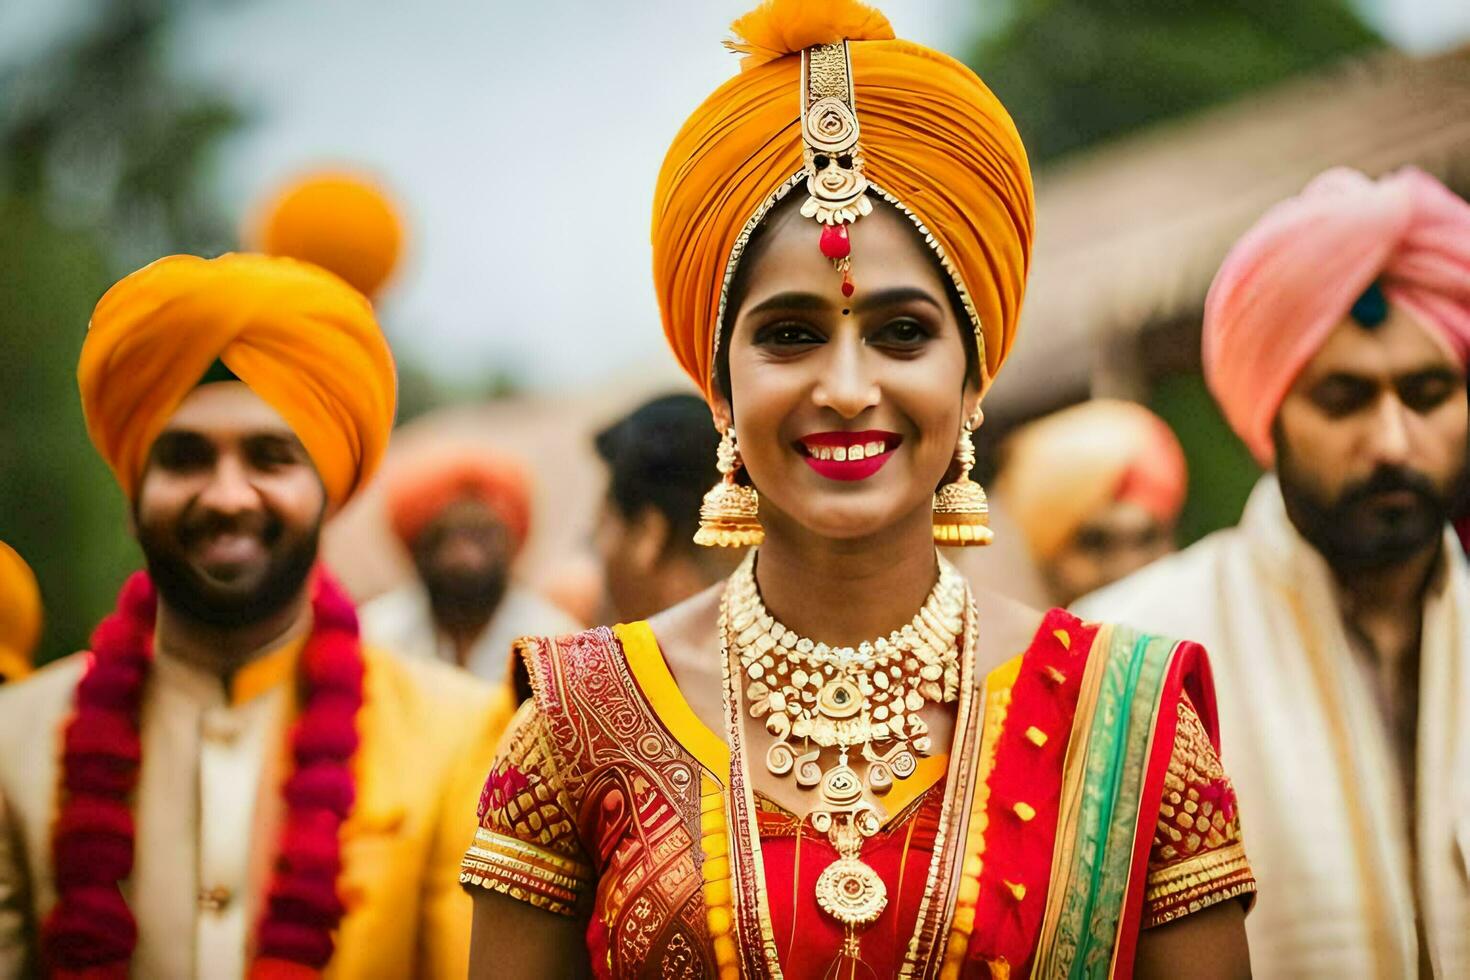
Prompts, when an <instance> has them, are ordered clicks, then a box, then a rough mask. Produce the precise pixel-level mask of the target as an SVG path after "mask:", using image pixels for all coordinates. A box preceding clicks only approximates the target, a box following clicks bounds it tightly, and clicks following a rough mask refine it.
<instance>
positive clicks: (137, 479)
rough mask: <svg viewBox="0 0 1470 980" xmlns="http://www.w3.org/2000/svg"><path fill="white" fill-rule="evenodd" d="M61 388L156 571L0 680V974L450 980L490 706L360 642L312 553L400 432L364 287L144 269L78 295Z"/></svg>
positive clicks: (199, 268)
mask: <svg viewBox="0 0 1470 980" xmlns="http://www.w3.org/2000/svg"><path fill="white" fill-rule="evenodd" d="M77 381H78V385H79V387H80V389H81V395H82V410H83V414H84V415H85V417H86V422H87V431H88V433H89V434H90V436H91V438H92V441H93V443H94V444H95V445H96V447H97V450H98V452H99V453H100V454H101V456H102V458H103V459H104V460H105V461H106V462H107V464H108V466H109V467H111V469H112V472H113V474H114V475H115V476H116V478H117V481H118V484H119V486H120V487H121V488H122V491H123V493H124V495H125V496H126V497H127V499H128V503H129V505H130V508H131V529H132V531H133V532H134V534H135V536H136V538H137V540H138V543H139V545H140V547H141V549H142V552H143V555H144V558H145V559H146V564H147V571H146V572H138V573H136V574H135V575H134V576H133V577H132V578H130V579H129V580H128V582H127V583H126V585H124V587H123V589H122V593H121V595H120V597H119V600H118V605H117V609H116V611H115V612H114V613H113V614H112V615H110V616H108V617H107V618H106V619H104V620H103V621H102V623H101V624H100V625H99V626H98V628H97V630H96V632H95V633H94V634H93V638H92V649H91V650H90V651H88V652H87V653H83V654H78V655H75V656H72V657H68V658H65V659H63V660H60V661H58V662H56V663H53V664H51V665H49V666H48V667H46V668H44V669H43V670H41V671H39V672H38V673H37V674H35V675H34V676H33V677H32V678H30V679H28V680H27V681H26V682H25V683H23V684H19V685H11V686H9V687H6V688H5V689H3V690H0V976H7V977H9V976H20V975H31V974H32V973H33V972H35V973H44V974H46V975H54V976H59V977H80V976H88V977H125V976H129V975H131V976H147V977H190V976H198V977H206V976H207V977H244V976H247V975H248V976H250V977H255V978H265V977H306V976H314V975H317V974H318V973H320V974H324V975H326V976H333V977H360V976H369V975H372V976H394V977H411V976H412V977H430V976H433V977H445V978H448V977H458V976H463V975H464V971H465V965H466V962H467V956H468V925H469V924H468V919H467V916H468V912H469V906H468V903H467V902H466V900H465V899H464V897H463V895H461V894H459V892H458V890H457V889H455V888H454V887H453V883H452V881H451V880H450V877H451V873H452V872H451V870H450V869H452V868H453V867H454V863H455V860H456V857H457V854H458V852H459V851H460V850H461V849H462V848H463V845H464V842H465V840H466V839H467V838H468V836H469V835H470V834H471V833H472V832H473V822H472V821H471V820H470V819H468V817H467V814H468V813H471V812H472V809H471V808H472V807H473V800H474V799H475V791H476V781H477V776H478V772H479V771H480V770H481V768H482V766H483V759H484V755H485V751H486V748H487V746H488V745H489V743H490V742H491V741H492V740H493V737H494V734H495V731H496V730H497V729H498V725H499V721H498V719H497V717H496V715H495V704H494V702H493V698H492V695H491V693H490V691H489V690H487V689H486V688H485V687H484V686H482V685H479V684H477V683H474V682H472V681H469V680H467V679H466V678H464V677H462V676H460V675H458V674H456V673H454V672H451V671H447V670H444V669H443V668H440V667H438V666H437V665H434V664H417V663H415V664H410V663H405V662H403V661H401V660H399V659H397V658H396V657H393V656H391V655H389V654H386V653H383V652H380V651H378V650H376V649H373V648H371V647H365V646H364V645H363V644H362V643H361V642H360V641H359V637H358V629H357V616H356V613H355V611H354V609H353V605H352V602H351V600H350V599H349V598H348V597H347V596H346V595H345V594H344V593H343V591H342V590H341V588H340V587H339V586H338V585H337V584H336V583H335V582H334V581H333V579H332V577H331V575H330V574H329V573H328V572H327V571H326V570H325V569H323V568H321V567H319V566H318V565H317V564H316V555H317V538H318V535H319V533H320V530H321V525H322V522H323V521H324V520H325V519H326V518H328V517H330V516H331V515H332V514H334V513H335V512H336V511H337V510H338V509H339V508H340V507H342V506H343V505H344V504H345V503H346V502H347V501H348V500H349V499H351V498H352V496H353V495H354V494H355V493H356V492H357V491H358V490H359V489H360V488H361V487H362V486H363V485H364V484H366V483H367V481H368V480H369V479H371V477H372V475H373V472H374V470H376V468H377V466H378V462H379V460H380V459H381V458H382V456H383V450H384V448H385V446H386V444H387V440H388V433H389V430H390V428H391V427H392V424H393V414H394V403H395V377H394V366H393V359H392V356H391V354H390V352H389V350H388V346H387V344H386V342H385V341H384V340H383V337H382V335H381V334H380V332H379V330H378V325H377V323H376V321H375V320H374V318H373V313H372V308H371V306H370V305H369V303H368V301H367V299H366V298H365V297H363V295H362V294H361V293H359V292H358V291H357V290H355V289H353V288H352V287H351V286H349V285H348V284H347V283H346V282H344V281H343V280H342V279H340V278H338V277H337V276H335V275H332V274H330V273H327V272H325V271H323V270H321V269H320V268H318V267H316V266H313V265H308V264H306V263H303V262H298V261H294V260H291V259H284V258H270V257H265V256H260V255H244V254H236V255H224V256H220V257H219V258H215V259H202V258H196V257H193V256H187V255H176V256H171V257H168V258H164V259H160V260H159V261H157V262H154V263H153V264H151V265H148V266H146V267H144V268H142V269H140V270H138V271H137V272H135V273H133V274H132V275H130V276H128V277H126V278H125V279H123V280H122V281H120V282H118V283H117V284H116V285H114V286H113V287H112V288H111V289H109V290H108V291H107V293H106V295H104V296H103V297H102V299H101V301H100V302H99V303H98V304H97V307H96V309H95V311H94V312H93V315H92V321H91V325H90V328H89V330H88V333H87V337H86V341H85V343H84V344H83V347H82V355H81V363H80V366H79V367H78V371H77Z"/></svg>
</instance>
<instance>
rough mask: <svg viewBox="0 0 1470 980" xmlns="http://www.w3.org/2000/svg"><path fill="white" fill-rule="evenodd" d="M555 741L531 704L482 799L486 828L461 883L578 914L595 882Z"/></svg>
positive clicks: (505, 747) (478, 834)
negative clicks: (553, 747) (558, 762)
mask: <svg viewBox="0 0 1470 980" xmlns="http://www.w3.org/2000/svg"><path fill="white" fill-rule="evenodd" d="M549 739H550V733H549V731H548V730H547V726H546V722H545V716H544V715H542V714H541V713H540V712H539V711H537V710H536V707H535V704H534V703H533V702H532V701H527V702H526V703H525V704H523V705H522V706H521V708H520V710H519V711H518V712H517V713H516V716H515V718H514V720H512V722H511V725H510V729H509V731H508V732H507V734H506V736H505V739H504V741H503V743H502V745H501V753H500V756H499V758H498V759H497V761H496V765H495V768H494V769H492V770H491V771H490V775H489V777H488V778H487V779H486V781H485V789H484V791H483V792H482V793H481V794H480V826H479V828H478V829H477V830H476V831H475V840H474V843H473V844H472V845H471V846H470V849H469V850H468V851H467V852H466V853H465V856H464V860H463V861H462V862H461V864H460V874H459V880H460V883H461V884H463V885H466V886H476V887H479V888H487V889H490V890H491V891H496V892H500V893H502V894H505V895H509V896H510V897H512V898H515V899H518V900H520V901H523V902H529V903H530V904H532V905H535V906H536V907H538V908H543V909H546V910H547V911H550V912H555V913H557V914H559V915H573V914H575V913H576V911H577V907H578V903H579V902H580V901H581V899H582V897H583V895H584V894H585V893H586V891H587V889H588V888H589V887H590V886H591V884H592V883H593V880H594V879H593V873H592V867H591V864H590V862H589V861H588V859H587V856H586V853H585V852H584V851H583V850H582V845H581V843H580V841H579V839H578V837H577V831H576V825H575V823H574V821H573V817H572V814H573V813H574V812H575V807H574V804H573V803H572V800H571V798H570V796H569V795H568V793H567V790H566V787H565V785H564V783H563V781H562V778H561V776H560V774H559V773H558V772H557V769H556V761H555V756H554V755H553V753H552V751H551V745H550V741H549Z"/></svg>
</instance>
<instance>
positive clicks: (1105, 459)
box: [996, 399, 1189, 561]
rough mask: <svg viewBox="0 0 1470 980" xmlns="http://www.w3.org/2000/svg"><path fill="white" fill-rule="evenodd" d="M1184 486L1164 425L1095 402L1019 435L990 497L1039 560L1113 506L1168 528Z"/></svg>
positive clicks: (1135, 408)
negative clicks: (1132, 508)
mask: <svg viewBox="0 0 1470 980" xmlns="http://www.w3.org/2000/svg"><path fill="white" fill-rule="evenodd" d="M1188 485H1189V472H1188V469H1187V468H1186V466H1185V462H1184V450H1183V449H1181V448H1180V446H1179V440H1178V438H1176V437H1175V435H1174V432H1173V430H1172V429H1170V428H1169V426H1168V425H1167V424H1166V423H1165V422H1164V420H1163V419H1161V418H1159V417H1158V416H1157V415H1155V414H1154V413H1152V412H1150V411H1149V410H1148V409H1146V408H1144V407H1143V406H1142V405H1136V404H1134V403H1133V402H1124V401H1113V400H1111V399H1097V400H1095V401H1090V402H1083V403H1082V404H1080V405H1073V406H1072V407H1071V408H1066V409H1063V410H1062V411H1060V412H1057V413H1055V414H1053V415H1048V416H1046V417H1045V418H1042V419H1039V420H1037V421H1035V422H1032V423H1031V424H1029V425H1026V426H1023V427H1022V428H1020V429H1018V430H1017V431H1016V433H1015V434H1014V435H1013V436H1011V438H1010V439H1009V440H1008V441H1007V444H1006V453H1005V457H1004V464H1003V465H1002V467H1001V470H1000V476H999V477H998V479H997V480H996V494H997V496H999V497H1000V498H1001V500H1002V502H1003V503H1004V504H1005V509H1006V513H1008V514H1010V515H1011V517H1013V518H1014V519H1015V521H1016V523H1018V524H1020V525H1021V529H1022V531H1023V533H1024V534H1025V535H1026V538H1027V542H1028V543H1029V544H1030V546H1031V553H1032V554H1033V555H1035V556H1036V557H1037V558H1040V559H1042V560H1043V561H1044V560H1046V559H1048V558H1051V557H1052V556H1053V555H1055V554H1056V553H1057V552H1058V551H1059V550H1061V548H1062V546H1063V545H1065V544H1066V543H1067V542H1068V541H1070V540H1071V538H1072V536H1073V535H1074V534H1076V533H1077V531H1078V529H1080V528H1081V527H1082V525H1083V524H1085V523H1087V521H1088V520H1089V519H1091V518H1092V517H1093V516H1094V515H1096V514H1097V513H1098V512H1099V511H1102V510H1103V509H1105V508H1106V507H1108V506H1109V505H1111V504H1113V503H1114V502H1117V501H1129V502H1132V503H1136V504H1138V505H1140V506H1141V507H1143V509H1144V510H1146V511H1148V512H1149V513H1150V514H1152V515H1153V516H1154V517H1155V518H1157V519H1158V520H1159V521H1160V522H1164V523H1169V522H1172V521H1173V520H1174V519H1175V518H1177V517H1178V516H1179V511H1180V509H1181V508H1182V507H1183V506H1184V496H1185V491H1186V490H1187V488H1188Z"/></svg>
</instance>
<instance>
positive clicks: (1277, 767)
mask: <svg viewBox="0 0 1470 980" xmlns="http://www.w3.org/2000/svg"><path fill="white" fill-rule="evenodd" d="M1444 551H1445V554H1446V556H1447V561H1446V563H1445V574H1443V575H1441V576H1439V577H1438V578H1437V580H1436V584H1435V586H1434V588H1433V590H1432V592H1431V594H1430V595H1429V596H1428V597H1427V599H1426V602H1425V606H1424V622H1423V633H1422V641H1421V644H1422V645H1421V650H1420V684H1419V719H1418V737H1417V745H1416V753H1415V758H1416V765H1417V768H1418V778H1417V782H1416V787H1417V789H1416V794H1417V799H1416V800H1415V801H1414V803H1415V808H1414V813H1413V816H1412V819H1413V820H1414V821H1415V823H1414V825H1413V829H1414V831H1415V833H1416V835H1417V854H1415V853H1412V852H1411V842H1410V837H1409V831H1410V824H1409V823H1408V820H1409V819H1410V816H1409V812H1408V808H1407V807H1406V805H1405V800H1404V798H1403V796H1404V793H1403V786H1404V785H1405V784H1404V781H1403V780H1402V779H1401V778H1400V773H1399V772H1398V768H1399V763H1398V761H1397V759H1396V757H1395V754H1394V750H1393V745H1392V742H1391V740H1390V736H1389V732H1388V725H1387V723H1386V721H1385V719H1384V718H1383V715H1382V711H1381V710H1380V708H1379V706H1378V702H1377V700H1376V699H1375V697H1374V693H1373V690H1372V687H1371V683H1370V681H1369V679H1368V678H1367V676H1366V672H1365V671H1364V670H1363V669H1362V666H1361V663H1360V662H1359V657H1358V655H1357V654H1355V653H1354V651H1353V650H1352V648H1351V647H1350V646H1349V641H1348V637H1347V634H1346V632H1345V630H1344V626H1343V623H1342V618H1341V613H1340V611H1339V606H1338V603H1337V600H1336V595H1335V590H1334V586H1333V581H1332V575H1331V572H1330V570H1329V569H1328V567H1327V564H1326V562H1325V561H1323V559H1322V557H1321V555H1319V554H1318V553H1317V551H1316V550H1315V549H1313V548H1312V547H1311V546H1310V545H1309V544H1307V542H1306V541H1305V540H1304V539H1303V538H1302V537H1301V536H1300V535H1299V534H1298V533H1297V532H1296V529H1295V528H1294V527H1293V526H1292V525H1291V522H1290V521H1289V519H1288V518H1287V516H1286V508H1285V505H1284V503H1283V502H1282V498H1281V491H1280V488H1279V487H1278V485H1277V483H1276V479H1275V478H1274V477H1272V476H1266V477H1264V478H1262V480H1261V481H1260V483H1258V484H1257V485H1256V488H1255V490H1254V491H1253V492H1252V493H1251V497H1250V501H1249V502H1248V503H1247V505H1246V509H1245V514H1244V516H1243V518H1242V520H1241V523H1240V525H1239V526H1238V527H1236V528H1231V529H1229V530H1226V531H1220V532H1217V533H1216V534H1213V535H1210V536H1209V537H1207V538H1205V539H1204V540H1203V541H1200V542H1199V543H1198V544H1196V545H1194V546H1193V547H1191V548H1189V549H1187V550H1185V551H1184V552H1182V553H1180V554H1178V555H1175V556H1173V557H1171V558H1167V559H1165V560H1163V561H1161V562H1158V563H1156V564H1154V565H1152V566H1150V567H1149V568H1146V569H1144V570H1143V571H1141V572H1139V573H1138V574H1136V575H1133V576H1131V577H1129V578H1127V579H1125V580H1123V581H1122V582H1119V583H1117V584H1115V585H1113V586H1110V587H1109V588H1106V589H1103V590H1102V591H1100V592H1097V593H1094V594H1093V595H1091V596H1088V597H1086V598H1084V599H1082V600H1080V601H1079V602H1078V603H1077V604H1076V609H1077V611H1078V612H1079V613H1080V614H1081V615H1083V616H1085V617H1087V618H1090V619H1105V620H1110V621H1120V622H1124V623H1128V624H1130V625H1132V626H1135V627H1138V628H1140V629H1143V630H1147V631H1150V632H1157V633H1163V634H1166V635H1171V636H1176V637H1181V638H1185V639H1191V640H1197V641H1199V642H1201V643H1203V644H1204V645H1205V646H1206V648H1207V649H1208V650H1209V653H1210V661H1211V664H1212V666H1213V668H1214V674H1215V684H1216V690H1217V693H1218V696H1219V705H1220V725H1221V733H1222V741H1223V745H1222V757H1223V761H1224V763H1225V767H1226V770H1227V771H1228V772H1229V773H1230V776H1231V778H1232V780H1233V781H1234V783H1235V788H1236V791H1237V793H1238V795H1239V799H1240V804H1241V814H1242V820H1243V827H1244V834H1245V845H1246V851H1247V853H1248V855H1249V856H1250V859H1251V865H1252V867H1253V868H1254V870H1255V873H1256V876H1257V880H1258V882H1259V885H1260V893H1259V896H1258V901H1257V904H1256V907H1255V909H1254V910H1253V911H1252V913H1251V915H1250V917H1249V918H1248V919H1247V929H1248V932H1249V935H1250V944H1251V961H1252V965H1253V967H1254V969H1255V974H1256V976H1258V977H1266V978H1271V977H1293V978H1296V977H1324V978H1325V977H1332V978H1334V980H1336V978H1339V977H1344V976H1354V977H1357V976H1378V977H1385V978H1388V977H1394V978H1397V977H1410V976H1414V975H1416V974H1417V972H1418V966H1419V948H1418V937H1417V934H1416V925H1415V909H1416V907H1417V908H1418V909H1419V910H1420V913H1419V914H1420V915H1421V916H1422V918H1423V928H1424V931H1425V935H1426V937H1427V939H1428V954H1429V956H1428V959H1429V961H1430V962H1431V963H1432V964H1433V966H1434V970H1435V974H1436V975H1437V976H1441V977H1462V976H1470V874H1467V867H1470V567H1467V565H1466V561H1465V556H1464V554H1463V553H1462V552H1461V550H1460V546H1459V542H1458V540H1457V539H1456V538H1455V536H1454V535H1453V533H1451V532H1450V531H1449V530H1448V529H1447V530H1446V534H1445V541H1444ZM1416 858H1417V860H1416Z"/></svg>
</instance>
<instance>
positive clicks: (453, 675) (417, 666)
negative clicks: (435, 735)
mask: <svg viewBox="0 0 1470 980" xmlns="http://www.w3.org/2000/svg"><path fill="white" fill-rule="evenodd" d="M362 657H363V663H364V665H365V667H366V669H367V682H366V683H367V686H368V688H369V690H370V691H372V692H374V693H376V694H377V695H378V697H379V698H380V699H382V700H383V701H384V702H385V703H386V704H393V705H397V706H398V707H399V708H400V709H401V710H404V711H415V712H429V713H432V712H436V711H450V712H475V711H479V710H483V708H484V707H485V706H486V705H487V704H489V702H490V699H491V692H492V688H491V686H490V685H489V684H487V683H485V682H484V681H482V680H480V679H479V678H478V677H475V676H474V675H472V674H470V673H468V672H466V671H463V670H458V669H456V668H454V667H451V666H449V665H448V664H443V663H439V662H438V661H435V660H416V659H408V658H405V657H400V656H396V655H395V654H393V653H390V652H389V651H387V650H384V649H382V648H380V647H377V646H374V645H372V644H370V643H364V644H363V647H362Z"/></svg>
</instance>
